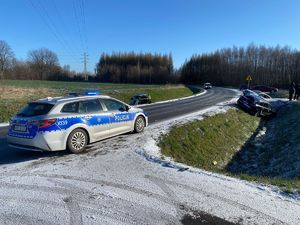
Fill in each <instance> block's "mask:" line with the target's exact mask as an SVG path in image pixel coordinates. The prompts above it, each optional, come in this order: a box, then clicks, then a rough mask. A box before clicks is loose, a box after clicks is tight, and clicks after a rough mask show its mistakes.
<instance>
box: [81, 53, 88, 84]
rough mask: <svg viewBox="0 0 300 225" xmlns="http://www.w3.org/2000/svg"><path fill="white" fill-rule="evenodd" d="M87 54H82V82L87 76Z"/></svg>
mask: <svg viewBox="0 0 300 225" xmlns="http://www.w3.org/2000/svg"><path fill="white" fill-rule="evenodd" d="M87 57H88V54H86V52H84V53H83V61H82V62H83V74H84V80H86V81H87V80H88V74H87V61H88V58H87Z"/></svg>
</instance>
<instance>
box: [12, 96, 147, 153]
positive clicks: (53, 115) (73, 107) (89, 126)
mask: <svg viewBox="0 0 300 225" xmlns="http://www.w3.org/2000/svg"><path fill="white" fill-rule="evenodd" d="M147 125H148V117H147V116H146V114H145V113H144V112H143V110H142V109H139V108H134V107H131V106H129V105H127V104H125V103H123V102H121V101H119V100H116V99H114V98H111V97H108V96H103V95H98V94H97V93H95V92H90V93H87V94H86V95H84V96H76V95H74V94H73V95H72V96H67V97H55V98H46V99H40V100H37V101H34V102H30V103H28V105H27V106H26V107H25V108H24V109H23V110H22V111H21V112H20V113H18V114H17V115H16V116H15V117H13V118H12V119H11V120H10V127H9V131H8V135H7V141H8V144H9V146H11V147H14V148H20V149H25V150H38V151H41V150H46V151H58V150H65V149H68V150H70V151H71V152H73V153H81V152H83V151H84V150H85V148H86V145H88V144H90V143H93V142H96V141H100V140H102V139H105V138H109V137H113V136H116V135H119V134H123V133H127V132H131V131H134V132H137V133H139V132H142V131H143V130H144V128H145V127H146V126H147Z"/></svg>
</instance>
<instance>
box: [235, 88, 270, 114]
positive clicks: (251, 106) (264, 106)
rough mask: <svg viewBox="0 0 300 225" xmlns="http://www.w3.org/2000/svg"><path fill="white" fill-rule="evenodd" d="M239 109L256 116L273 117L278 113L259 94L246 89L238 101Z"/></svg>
mask: <svg viewBox="0 0 300 225" xmlns="http://www.w3.org/2000/svg"><path fill="white" fill-rule="evenodd" d="M237 104H238V106H239V107H241V108H242V109H243V110H245V111H246V112H248V113H250V114H252V115H256V116H262V117H266V116H272V115H274V114H275V113H276V110H275V108H274V107H273V106H272V105H271V103H270V102H268V101H267V100H266V99H265V98H264V97H262V96H261V95H259V94H258V93H256V92H254V91H252V90H249V89H246V90H244V91H243V94H242V95H241V96H240V98H239V99H238V101H237Z"/></svg>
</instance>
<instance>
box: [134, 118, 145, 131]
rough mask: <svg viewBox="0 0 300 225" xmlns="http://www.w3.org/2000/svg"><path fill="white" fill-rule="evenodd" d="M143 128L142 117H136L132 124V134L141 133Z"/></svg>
mask: <svg viewBox="0 0 300 225" xmlns="http://www.w3.org/2000/svg"><path fill="white" fill-rule="evenodd" d="M145 126H146V121H145V118H144V117H143V116H138V117H137V118H136V120H135V122H134V132H135V133H141V132H143V131H144V128H145Z"/></svg>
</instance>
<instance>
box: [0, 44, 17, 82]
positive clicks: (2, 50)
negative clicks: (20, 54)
mask: <svg viewBox="0 0 300 225" xmlns="http://www.w3.org/2000/svg"><path fill="white" fill-rule="evenodd" d="M13 59H14V53H13V51H12V50H11V48H10V46H9V45H8V44H7V43H6V42H5V41H2V40H0V79H3V77H4V71H5V70H7V69H8V68H9V66H10V65H11V63H12V61H13Z"/></svg>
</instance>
